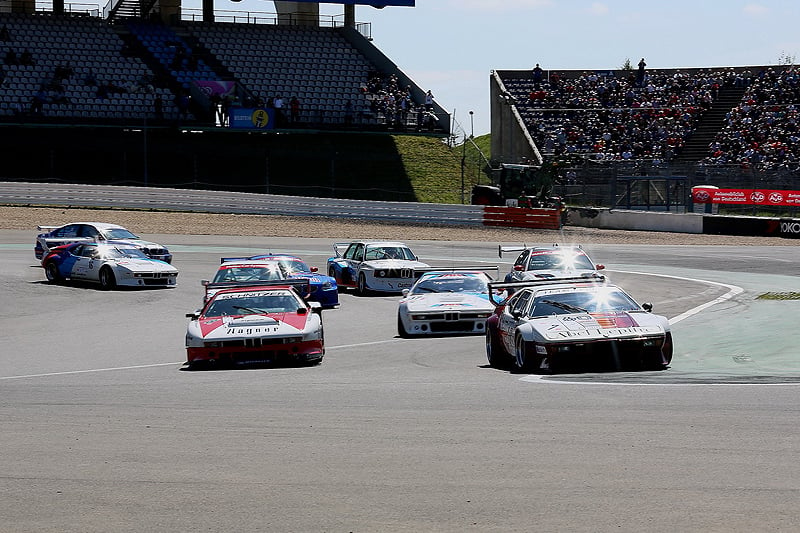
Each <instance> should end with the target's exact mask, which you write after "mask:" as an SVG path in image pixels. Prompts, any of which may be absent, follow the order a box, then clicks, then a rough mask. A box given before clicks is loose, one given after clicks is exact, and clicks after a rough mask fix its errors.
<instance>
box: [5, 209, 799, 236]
mask: <svg viewBox="0 0 800 533" xmlns="http://www.w3.org/2000/svg"><path fill="white" fill-rule="evenodd" d="M90 221H91V222H112V223H115V224H120V225H122V226H125V227H126V228H128V229H130V230H131V231H133V232H134V233H141V234H178V235H190V234H191V235H238V236H251V235H252V236H261V237H298V238H309V237H319V238H329V239H336V240H351V239H386V240H422V241H485V242H502V243H520V242H527V243H539V244H541V243H551V242H558V243H579V244H661V245H677V244H688V245H705V246H708V245H729V246H742V245H750V246H794V245H795V243H794V242H793V240H792V239H784V238H780V237H739V236H730V235H698V234H688V233H669V232H659V231H626V230H612V229H593V228H584V227H579V226H569V225H567V226H564V227H563V228H562V229H561V230H534V229H523V228H490V227H483V226H438V225H430V224H396V223H386V222H376V221H367V220H352V219H351V220H347V219H337V218H327V217H287V216H268V215H237V214H230V215H226V214H214V213H193V212H191V213H183V212H164V211H136V210H120V209H79V208H55V207H47V208H44V207H26V206H0V229H5V230H30V231H31V233H32V234H33V233H35V232H36V226H37V225H39V224H42V225H47V226H60V225H61V224H67V223H69V222H90Z"/></svg>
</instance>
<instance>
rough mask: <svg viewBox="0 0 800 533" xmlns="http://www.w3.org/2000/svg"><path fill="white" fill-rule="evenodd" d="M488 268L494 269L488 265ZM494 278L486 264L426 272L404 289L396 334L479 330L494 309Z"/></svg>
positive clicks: (405, 336) (478, 331)
mask: <svg viewBox="0 0 800 533" xmlns="http://www.w3.org/2000/svg"><path fill="white" fill-rule="evenodd" d="M485 270H495V271H498V269H497V268H494V269H485ZM491 281H492V278H491V277H490V276H489V275H488V274H487V273H486V272H484V269H483V268H480V267H479V268H477V269H458V270H434V271H431V272H425V273H423V274H422V275H421V276H420V278H419V279H418V280H417V281H416V283H414V286H413V287H411V289H410V290H408V289H405V290H403V299H402V300H400V304H399V306H398V311H397V334H398V335H400V336H401V337H403V338H408V337H412V336H417V335H443V334H462V335H463V334H478V335H482V334H483V333H484V332H485V331H486V328H485V325H486V319H487V318H488V317H489V316H491V314H492V312H493V311H494V308H495V306H494V304H493V303H492V302H490V301H489V287H488V284H489V282H491Z"/></svg>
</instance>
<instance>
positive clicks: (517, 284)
mask: <svg viewBox="0 0 800 533" xmlns="http://www.w3.org/2000/svg"><path fill="white" fill-rule="evenodd" d="M605 284H606V277H605V276H603V275H602V274H594V273H593V274H587V275H586V276H572V277H569V278H546V279H535V280H530V281H499V282H491V283H489V299H490V300H491V302H492V303H493V304H494V305H500V304H501V303H502V302H501V301H496V300H495V298H494V297H495V293H497V294H500V293H502V292H504V291H508V290H509V289H515V290H517V289H524V288H527V287H544V286H547V285H605Z"/></svg>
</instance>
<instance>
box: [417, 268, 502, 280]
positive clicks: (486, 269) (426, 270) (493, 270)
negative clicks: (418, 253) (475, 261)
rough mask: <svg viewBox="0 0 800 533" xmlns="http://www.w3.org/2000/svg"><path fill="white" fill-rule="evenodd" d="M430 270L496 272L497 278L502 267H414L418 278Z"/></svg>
mask: <svg viewBox="0 0 800 533" xmlns="http://www.w3.org/2000/svg"><path fill="white" fill-rule="evenodd" d="M429 272H450V273H457V272H494V273H495V275H494V276H493V277H494V278H495V279H497V278H498V277H499V276H500V267H497V266H486V265H480V266H471V265H467V266H458V267H444V268H441V267H427V268H415V269H414V277H415V278H418V277H420V276H421V275H422V274H427V273H429Z"/></svg>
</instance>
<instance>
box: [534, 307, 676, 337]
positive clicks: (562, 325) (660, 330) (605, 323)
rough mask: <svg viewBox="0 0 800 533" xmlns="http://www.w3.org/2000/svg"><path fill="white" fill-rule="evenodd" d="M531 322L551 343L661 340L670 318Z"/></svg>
mask: <svg viewBox="0 0 800 533" xmlns="http://www.w3.org/2000/svg"><path fill="white" fill-rule="evenodd" d="M528 323H529V324H530V325H531V326H532V327H533V329H534V330H535V331H536V333H537V334H538V335H539V336H541V337H543V338H544V339H545V340H547V341H549V342H574V341H584V340H602V339H626V338H635V337H649V336H653V337H657V336H661V335H663V334H664V332H665V331H666V330H667V329H668V323H667V319H666V318H664V317H662V316H660V315H653V314H651V313H646V312H635V313H628V312H612V313H574V314H565V315H551V316H548V317H540V318H534V319H531V320H530V321H529V322H528Z"/></svg>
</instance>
